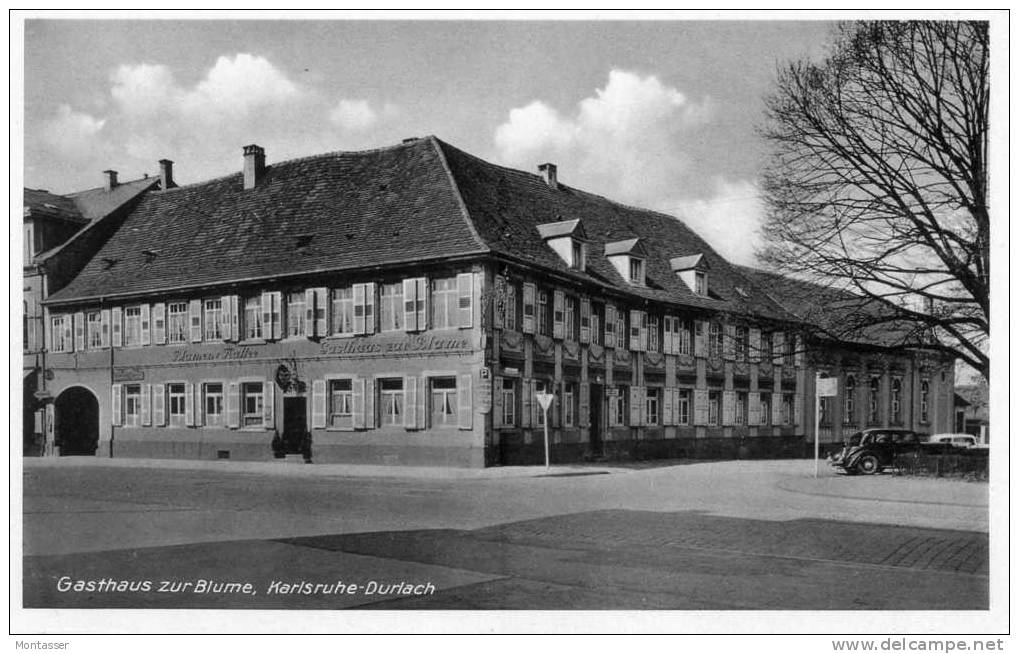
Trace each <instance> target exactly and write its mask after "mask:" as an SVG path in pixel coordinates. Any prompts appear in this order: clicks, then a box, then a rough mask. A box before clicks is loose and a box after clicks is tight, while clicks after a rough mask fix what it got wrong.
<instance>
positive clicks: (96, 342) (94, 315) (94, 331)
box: [88, 311, 103, 350]
mask: <svg viewBox="0 0 1019 654" xmlns="http://www.w3.org/2000/svg"><path fill="white" fill-rule="evenodd" d="M102 346H103V319H102V314H100V313H99V312H98V311H89V313H88V347H89V349H93V350H98V349H99V348H101V347H102Z"/></svg>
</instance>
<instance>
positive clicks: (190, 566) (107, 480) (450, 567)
mask: <svg viewBox="0 0 1019 654" xmlns="http://www.w3.org/2000/svg"><path fill="white" fill-rule="evenodd" d="M166 465H172V466H174V467H173V468H167V467H163V466H166ZM812 473H813V465H812V463H811V462H806V461H753V462H738V461H730V462H719V463H693V464H686V465H659V466H631V467H603V468H595V467H562V468H554V469H553V471H552V474H551V475H545V474H544V469H540V468H504V469H496V470H490V471H457V472H456V473H455V475H453V476H455V478H452V479H451V478H449V476H450V475H448V474H445V473H443V472H442V471H436V470H427V469H421V470H392V471H389V470H381V469H367V468H351V467H344V466H292V465H289V464H242V463H237V462H229V463H227V462H223V463H187V462H173V463H167V464H155V463H152V462H130V461H124V460H118V461H103V460H90V459H62V460H49V461H44V460H26V468H25V472H24V518H25V520H24V552H25V555H26V556H25V558H24V563H25V572H24V575H25V584H24V604H25V606H26V607H137V608H171V607H194V608H322V609H325V608H348V607H358V608H381V609H404V608H413V609H419V608H427V609H437V608H442V609H560V608H561V609H608V608H611V609H636V608H656V609H664V608H668V609H893V608H894V609H980V608H986V607H987V606H988V540H987V520H988V518H987V486H986V484H976V483H965V482H960V481H936V480H926V479H906V478H901V477H896V476H892V475H880V476H876V477H872V478H866V477H846V476H841V475H835V474H834V473H833V472H832V471H831V470H830V469H827V468H823V469H822V476H821V478H819V479H814V478H813V476H812ZM382 475H385V476H382ZM119 582H125V583H124V584H123V585H122V586H120V587H118V586H117V584H118V583H119ZM145 582H148V584H147V586H146V585H143V584H144V583H145ZM162 582H166V583H165V585H164V584H163V583H162ZM75 583H78V586H77V588H76V587H75ZM89 583H91V586H89ZM189 583H190V584H191V585H190V586H188V585H187V584H189ZM132 584H133V586H132ZM203 584H204V585H203ZM164 586H165V587H164ZM161 587H163V588H162V590H163V592H160V588H161ZM171 591H174V592H171ZM196 591H197V592H196ZM415 593H420V594H415Z"/></svg>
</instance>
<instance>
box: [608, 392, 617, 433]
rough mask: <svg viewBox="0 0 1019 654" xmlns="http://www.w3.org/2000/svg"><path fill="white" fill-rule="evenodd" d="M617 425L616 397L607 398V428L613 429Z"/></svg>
mask: <svg viewBox="0 0 1019 654" xmlns="http://www.w3.org/2000/svg"><path fill="white" fill-rule="evenodd" d="M618 423H619V402H618V400H617V398H616V397H614V396H610V397H609V425H608V426H609V427H615V426H616V425H617V424H618Z"/></svg>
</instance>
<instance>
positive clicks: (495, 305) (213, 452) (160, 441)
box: [46, 137, 953, 467]
mask: <svg viewBox="0 0 1019 654" xmlns="http://www.w3.org/2000/svg"><path fill="white" fill-rule="evenodd" d="M539 172H540V174H539V175H533V174H529V173H524V172H521V171H516V170H511V169H507V168H502V167H499V166H495V165H493V164H490V163H487V162H484V161H482V160H480V159H477V158H475V157H472V156H471V155H469V154H467V153H464V152H462V151H460V150H457V149H456V148H453V147H452V146H450V145H448V144H446V143H443V142H442V141H439V140H438V139H435V138H433V137H428V138H423V139H409V140H407V141H405V142H404V143H402V144H400V145H397V146H394V147H391V148H384V149H379V150H373V151H369V152H360V153H333V154H327V155H320V156H317V157H309V158H306V159H299V160H294V161H290V162H283V163H280V164H276V165H273V166H267V165H266V162H265V153H264V151H263V150H262V149H261V148H259V147H258V146H248V147H246V148H245V149H244V157H243V166H242V171H241V172H240V173H239V174H236V175H232V176H229V177H225V178H221V179H217V180H211V181H209V182H204V183H201V184H194V185H190V186H183V187H180V188H170V189H166V190H161V191H154V192H152V193H149V194H147V195H146V197H145V198H143V199H142V200H141V201H140V202H139V204H138V206H137V207H135V208H134V209H133V210H132V211H131V213H130V215H128V216H127V218H126V220H125V221H124V223H123V225H121V226H120V228H119V229H118V230H117V232H116V234H114V235H113V236H112V237H111V238H110V239H109V240H108V242H106V243H105V244H104V245H103V246H102V247H101V248H100V249H99V251H98V252H97V254H96V255H95V256H94V257H93V258H92V259H91V260H90V261H89V262H88V264H87V265H85V266H84V268H83V270H82V271H81V272H80V274H77V275H76V276H75V277H74V279H72V280H71V281H70V282H69V283H68V284H67V285H66V286H65V287H64V288H62V289H61V290H60V291H59V292H57V293H54V294H53V295H52V297H50V299H49V300H48V301H47V302H46V307H47V321H48V323H47V324H48V327H49V334H50V339H49V342H48V348H47V350H48V355H47V366H48V367H49V369H50V370H52V381H51V392H52V394H53V398H54V400H53V402H52V405H51V406H52V407H53V408H52V409H51V412H52V415H53V418H54V421H55V429H54V432H53V442H54V443H55V444H57V445H58V446H59V447H58V449H60V450H67V451H70V452H89V451H93V452H95V453H96V454H97V455H101V456H115V457H116V456H128V457H131V456H137V457H159V458H167V457H187V458H201V459H217V458H222V459H226V458H229V459H272V458H274V457H276V456H281V455H285V454H297V453H303V454H304V455H305V456H306V457H310V458H311V459H312V460H314V461H317V462H357V463H376V464H409V465H448V466H471V467H481V466H486V465H501V464H517V463H537V462H539V461H541V460H542V459H543V456H544V432H545V429H546V422H547V423H548V424H547V428H548V431H549V437H550V441H551V449H552V459H553V461H559V462H563V461H575V460H582V459H585V458H653V457H683V456H688V457H735V456H747V457H749V456H801V455H803V454H804V453H805V452H806V451H807V449H808V448H807V446H808V445H809V444H810V443H812V440H813V437H814V427H813V416H814V410H815V405H814V402H813V399H812V394H813V392H814V388H813V383H814V381H813V380H814V376H815V374H817V373H818V372H819V371H821V372H825V373H827V374H831V375H835V376H838V377H839V378H840V379H842V380H843V382H844V383H842V384H840V389H841V390H840V396H839V397H838V398H831V399H830V400H825V401H824V403H823V405H822V413H821V432H820V436H821V439H822V441H824V442H826V443H834V442H836V441H840V440H841V438H842V436H843V434H844V433H845V432H846V431H847V430H850V429H853V430H855V429H858V428H864V427H866V426H868V425H896V424H902V425H903V426H910V427H913V428H916V429H918V430H919V431H944V429H942V428H941V423H942V422H943V421H947V423H946V424H950V421H951V409H950V405H951V398H952V395H951V388H952V385H953V379H952V373H951V371H952V366H951V362H950V361H944V360H942V359H940V358H938V357H936V356H934V355H933V354H931V353H929V352H921V351H916V350H907V349H903V348H889V347H887V346H884V345H875V344H861V343H841V342H831V341H825V340H821V339H819V338H817V336H816V334H815V332H814V330H812V329H811V326H810V325H809V324H806V323H804V321H803V320H802V319H801V318H800V317H799V316H797V315H796V314H795V312H793V311H790V310H789V309H788V308H786V307H784V306H783V303H782V301H781V298H776V297H773V294H772V293H770V292H769V289H768V288H767V287H766V285H762V284H761V283H760V281H759V280H755V279H754V276H753V275H752V274H747V273H746V271H741V270H740V269H738V268H736V267H734V266H731V265H730V264H729V263H728V262H726V261H725V260H724V259H723V258H722V257H720V256H719V255H718V254H717V253H715V252H714V251H713V250H712V249H711V248H710V247H709V246H708V245H707V244H706V243H705V242H704V241H703V240H702V239H700V238H699V237H698V236H697V235H696V234H695V233H693V232H692V231H690V230H689V229H688V228H686V226H685V225H683V224H682V223H681V222H680V221H678V220H676V219H674V218H672V217H669V216H664V215H662V214H657V213H654V212H649V211H645V210H641V209H635V208H632V207H625V206H622V205H619V204H616V203H613V202H611V201H609V200H606V199H605V198H601V197H599V196H595V195H591V194H588V193H585V192H583V191H579V190H577V189H574V188H572V187H568V186H566V185H563V184H561V183H560V182H559V180H558V176H557V170H556V168H555V166H553V165H551V164H545V165H543V166H541V167H540V169H539ZM542 391H544V392H549V393H552V394H554V396H555V399H554V401H553V404H552V407H551V409H550V410H549V412H548V414H547V415H546V414H545V413H544V412H543V411H542V410H541V409H540V407H539V405H538V403H537V402H536V401H535V396H536V394H537V393H539V392H542ZM93 413H94V414H95V417H94V419H93V418H92V417H91V416H92V414H93ZM81 416H89V419H88V425H83V424H82V420H81Z"/></svg>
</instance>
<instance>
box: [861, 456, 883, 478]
mask: <svg viewBox="0 0 1019 654" xmlns="http://www.w3.org/2000/svg"><path fill="white" fill-rule="evenodd" d="M856 470H857V472H859V473H860V474H861V475H872V474H874V473H875V472H880V471H881V463H880V462H879V461H878V460H877V457H876V456H874V455H873V454H864V455H863V456H861V457H860V459H859V460H858V461H857V462H856Z"/></svg>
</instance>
